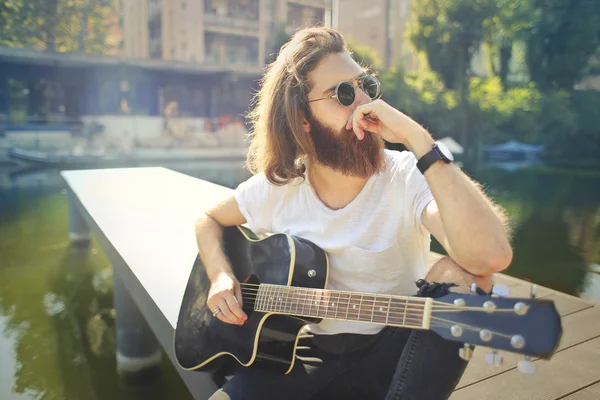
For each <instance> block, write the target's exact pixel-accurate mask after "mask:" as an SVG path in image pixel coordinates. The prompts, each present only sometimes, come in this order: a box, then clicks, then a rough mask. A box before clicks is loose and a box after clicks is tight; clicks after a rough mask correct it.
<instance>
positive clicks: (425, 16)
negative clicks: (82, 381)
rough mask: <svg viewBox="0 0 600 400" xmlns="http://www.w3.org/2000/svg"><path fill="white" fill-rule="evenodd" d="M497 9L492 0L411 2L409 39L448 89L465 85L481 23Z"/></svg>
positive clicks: (480, 40) (477, 46)
mask: <svg viewBox="0 0 600 400" xmlns="http://www.w3.org/2000/svg"><path fill="white" fill-rule="evenodd" d="M496 10H497V5H496V2H495V0H422V1H418V2H413V8H412V12H411V21H410V22H409V28H408V29H409V37H410V40H411V42H412V43H413V45H414V46H415V48H416V49H417V50H418V51H420V52H422V53H424V55H425V56H426V58H427V61H428V64H429V67H430V68H431V69H432V70H433V71H435V72H436V73H438V74H439V75H440V77H441V79H442V81H443V82H444V85H445V86H446V87H447V88H448V89H458V88H459V87H460V86H461V85H464V84H466V76H467V71H468V68H469V65H470V64H471V59H472V57H473V54H474V53H475V52H476V51H477V50H478V49H479V46H480V44H481V42H482V41H483V38H484V22H485V21H486V20H487V19H489V18H491V17H492V16H493V15H494V13H495V12H496Z"/></svg>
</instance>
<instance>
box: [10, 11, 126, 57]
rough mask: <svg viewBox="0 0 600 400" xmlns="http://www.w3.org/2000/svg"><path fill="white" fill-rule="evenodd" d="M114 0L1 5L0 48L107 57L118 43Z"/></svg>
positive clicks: (116, 13) (116, 12)
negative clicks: (82, 53) (80, 53)
mask: <svg viewBox="0 0 600 400" xmlns="http://www.w3.org/2000/svg"><path fill="white" fill-rule="evenodd" d="M117 15H118V10H117V4H116V2H115V0H12V1H9V2H6V1H5V2H0V46H7V47H28V48H39V49H47V50H50V51H58V52H76V51H79V52H86V53H94V54H105V53H107V52H109V51H111V50H112V49H114V48H115V47H116V46H118V43H119V39H120V38H118V37H115V35H114V34H113V32H114V31H113V28H114V27H115V25H116V24H117V23H118V18H117Z"/></svg>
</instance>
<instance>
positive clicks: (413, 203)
mask: <svg viewBox="0 0 600 400" xmlns="http://www.w3.org/2000/svg"><path fill="white" fill-rule="evenodd" d="M403 156H404V157H405V159H404V163H403V164H404V165H403V166H402V169H403V170H404V176H405V177H406V185H405V187H406V204H407V206H408V207H409V210H408V212H409V213H410V214H409V217H410V218H411V219H412V221H413V223H414V227H415V228H416V229H418V230H421V231H422V232H424V233H429V232H428V231H427V228H425V226H424V225H423V224H422V223H421V214H422V213H423V210H424V209H425V206H427V204H428V203H429V202H430V201H431V200H433V194H432V193H431V190H430V189H429V184H427V180H425V177H424V176H423V174H422V173H421V171H419V169H418V168H417V159H416V157H415V156H414V155H413V154H412V153H409V152H406V154H404V155H403Z"/></svg>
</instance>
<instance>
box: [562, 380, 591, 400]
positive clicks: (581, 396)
mask: <svg viewBox="0 0 600 400" xmlns="http://www.w3.org/2000/svg"><path fill="white" fill-rule="evenodd" d="M598 399H600V382H599V383H595V384H593V385H591V386H588V387H586V388H583V389H581V390H578V391H577V392H575V393H573V394H570V395H568V396H567V397H562V398H561V400H598Z"/></svg>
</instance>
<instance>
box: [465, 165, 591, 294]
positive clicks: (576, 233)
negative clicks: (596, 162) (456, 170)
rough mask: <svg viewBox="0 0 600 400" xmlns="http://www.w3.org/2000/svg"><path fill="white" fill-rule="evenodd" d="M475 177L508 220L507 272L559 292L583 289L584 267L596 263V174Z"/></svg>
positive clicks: (493, 171)
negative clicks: (510, 229)
mask: <svg viewBox="0 0 600 400" xmlns="http://www.w3.org/2000/svg"><path fill="white" fill-rule="evenodd" d="M475 178H476V179H478V180H479V181H480V182H482V183H483V184H484V185H485V186H486V187H487V188H489V190H488V191H489V192H490V194H492V195H493V196H494V198H495V200H496V201H497V202H499V203H500V204H501V205H503V206H504V207H506V208H507V210H508V212H509V214H510V217H511V219H512V222H513V229H514V232H513V247H514V259H513V263H512V264H511V266H510V268H509V269H508V270H507V273H508V274H510V275H514V276H517V277H519V278H522V279H526V280H530V281H533V282H536V283H539V284H541V285H545V286H549V287H551V288H554V289H557V290H559V291H562V292H565V293H570V294H574V295H578V294H580V293H581V292H582V291H584V290H585V287H586V276H588V269H589V265H590V264H593V263H596V264H598V263H600V176H599V175H592V174H576V173H565V172H560V171H549V170H545V169H531V170H521V171H518V172H508V171H504V170H500V169H488V170H484V171H482V172H481V173H479V174H478V175H476V176H475ZM598 300H600V299H598Z"/></svg>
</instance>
